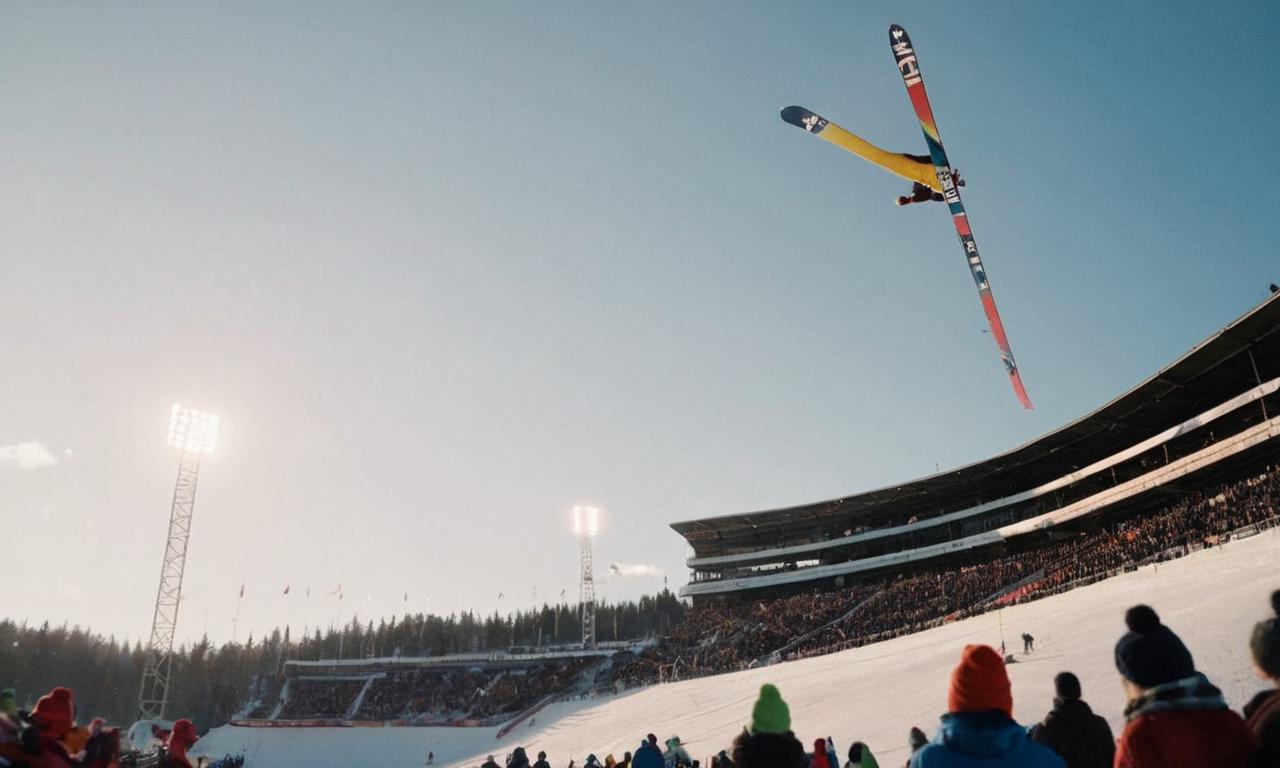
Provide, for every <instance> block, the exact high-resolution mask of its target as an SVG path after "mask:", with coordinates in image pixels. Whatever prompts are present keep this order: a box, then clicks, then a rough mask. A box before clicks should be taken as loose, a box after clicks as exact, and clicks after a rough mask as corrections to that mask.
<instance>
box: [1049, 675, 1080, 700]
mask: <svg viewBox="0 0 1280 768" xmlns="http://www.w3.org/2000/svg"><path fill="white" fill-rule="evenodd" d="M1053 693H1054V695H1055V697H1057V698H1058V699H1061V700H1062V701H1079V700H1080V695H1081V692H1080V678H1078V677H1076V676H1075V675H1074V674H1073V673H1071V672H1059V673H1058V674H1057V675H1055V676H1054V678H1053Z"/></svg>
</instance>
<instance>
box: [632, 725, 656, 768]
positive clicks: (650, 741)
mask: <svg viewBox="0 0 1280 768" xmlns="http://www.w3.org/2000/svg"><path fill="white" fill-rule="evenodd" d="M631 765H632V768H662V765H663V763H662V750H660V749H658V737H657V736H654V735H653V734H652V733H651V734H649V736H648V737H647V738H646V740H645V741H642V742H640V748H639V749H637V750H636V756H635V758H634V759H633V760H632V761H631Z"/></svg>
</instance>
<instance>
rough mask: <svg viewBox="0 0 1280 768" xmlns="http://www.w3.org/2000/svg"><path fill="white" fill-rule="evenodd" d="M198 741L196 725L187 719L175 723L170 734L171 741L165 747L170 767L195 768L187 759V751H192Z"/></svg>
mask: <svg viewBox="0 0 1280 768" xmlns="http://www.w3.org/2000/svg"><path fill="white" fill-rule="evenodd" d="M198 740H199V737H198V736H196V726H195V723H193V722H191V721H190V720H188V719H187V718H185V717H184V718H182V719H181V720H179V721H177V722H176V723H174V724H173V732H172V733H170V734H169V740H168V741H167V742H166V743H165V745H164V749H165V754H166V755H167V756H168V758H169V761H168V765H170V766H172V768H194V766H193V765H192V764H191V761H190V760H188V759H187V750H188V749H191V747H193V746H194V745H195V743H196V742H197V741H198Z"/></svg>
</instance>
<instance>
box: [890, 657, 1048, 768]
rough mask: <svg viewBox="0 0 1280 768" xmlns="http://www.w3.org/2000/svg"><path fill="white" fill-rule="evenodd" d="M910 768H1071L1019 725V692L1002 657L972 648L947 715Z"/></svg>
mask: <svg viewBox="0 0 1280 768" xmlns="http://www.w3.org/2000/svg"><path fill="white" fill-rule="evenodd" d="M910 765H911V768H950V767H951V766H957V767H959V766H965V767H966V768H967V766H991V768H1003V767H1004V766H1026V767H1027V768H1064V766H1065V763H1063V762H1062V758H1060V757H1058V756H1057V755H1056V754H1054V752H1053V750H1051V749H1049V748H1048V747H1046V746H1043V745H1041V744H1037V743H1036V742H1034V741H1032V740H1031V738H1030V737H1029V736H1027V732H1026V730H1025V729H1024V728H1023V727H1022V726H1020V725H1018V724H1017V723H1016V722H1014V720H1013V688H1012V686H1011V685H1010V684H1009V674H1008V671H1007V670H1006V669H1005V666H1004V660H1003V659H1001V658H1000V654H998V653H996V651H995V649H994V648H992V647H991V646H989V645H966V646H965V647H964V651H963V652H962V653H961V655H960V664H959V665H958V666H956V668H955V671H954V672H952V673H951V689H950V691H949V693H948V695H947V714H945V715H943V716H942V722H941V725H939V727H938V732H937V734H935V735H934V737H933V741H931V742H929V743H928V744H926V745H925V746H923V747H921V748H920V751H919V752H916V753H915V755H913V756H912V758H911V763H910Z"/></svg>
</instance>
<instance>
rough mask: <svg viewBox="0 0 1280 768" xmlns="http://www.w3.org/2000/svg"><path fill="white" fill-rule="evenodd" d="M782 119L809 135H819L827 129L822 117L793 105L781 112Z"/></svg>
mask: <svg viewBox="0 0 1280 768" xmlns="http://www.w3.org/2000/svg"><path fill="white" fill-rule="evenodd" d="M782 119H783V120H785V121H786V122H788V123H791V124H792V125H794V126H796V127H797V128H803V129H805V130H806V131H808V132H809V133H821V132H822V129H823V128H826V127H827V121H826V120H824V119H823V118H822V117H820V116H819V115H816V114H814V113H813V112H810V111H809V110H807V109H805V108H804V107H797V106H795V105H792V106H790V107H787V108H786V109H784V110H782Z"/></svg>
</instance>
